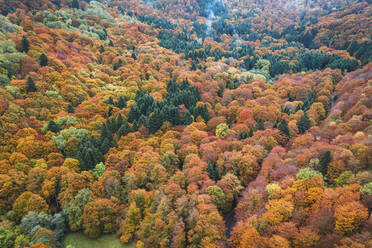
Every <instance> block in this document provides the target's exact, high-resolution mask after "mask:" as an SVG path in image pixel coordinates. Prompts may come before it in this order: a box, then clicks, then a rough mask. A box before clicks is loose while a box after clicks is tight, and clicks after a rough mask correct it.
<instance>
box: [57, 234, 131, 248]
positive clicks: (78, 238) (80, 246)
mask: <svg viewBox="0 0 372 248" xmlns="http://www.w3.org/2000/svg"><path fill="white" fill-rule="evenodd" d="M62 244H63V247H67V246H68V245H72V246H74V247H75V248H102V247H106V248H134V247H135V244H134V243H129V244H123V243H121V242H120V240H119V238H118V236H117V235H115V234H110V235H103V236H101V237H99V238H97V239H90V238H88V237H87V236H85V235H84V234H82V233H70V234H67V235H66V236H65V238H64V239H63V241H62Z"/></svg>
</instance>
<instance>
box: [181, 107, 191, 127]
mask: <svg viewBox="0 0 372 248" xmlns="http://www.w3.org/2000/svg"><path fill="white" fill-rule="evenodd" d="M192 122H193V118H192V115H191V113H190V111H188V110H186V113H185V114H184V116H183V124H184V125H190V124H191V123H192Z"/></svg>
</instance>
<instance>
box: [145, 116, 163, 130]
mask: <svg viewBox="0 0 372 248" xmlns="http://www.w3.org/2000/svg"><path fill="white" fill-rule="evenodd" d="M148 124H149V126H148V129H149V131H150V133H156V131H158V130H159V129H160V127H161V125H163V120H162V116H161V115H160V114H159V113H157V112H154V113H152V114H151V115H150V118H149V123H148Z"/></svg>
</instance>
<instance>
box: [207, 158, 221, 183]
mask: <svg viewBox="0 0 372 248" xmlns="http://www.w3.org/2000/svg"><path fill="white" fill-rule="evenodd" d="M207 172H208V174H209V178H210V179H212V180H214V181H218V180H220V175H219V173H218V170H217V168H216V165H215V164H214V163H210V162H209V163H208V167H207Z"/></svg>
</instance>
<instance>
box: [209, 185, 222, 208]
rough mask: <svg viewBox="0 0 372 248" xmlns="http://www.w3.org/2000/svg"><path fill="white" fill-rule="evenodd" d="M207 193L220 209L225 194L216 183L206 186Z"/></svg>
mask: <svg viewBox="0 0 372 248" xmlns="http://www.w3.org/2000/svg"><path fill="white" fill-rule="evenodd" d="M207 194H208V195H209V196H210V197H211V198H212V201H213V203H214V204H215V205H216V207H217V208H218V210H220V211H222V210H223V206H224V204H225V201H226V197H225V194H224V193H223V190H222V189H221V188H220V187H218V186H216V185H214V186H209V187H208V188H207Z"/></svg>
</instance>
